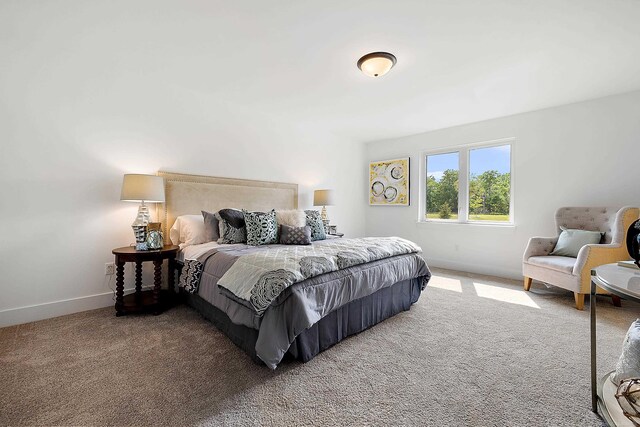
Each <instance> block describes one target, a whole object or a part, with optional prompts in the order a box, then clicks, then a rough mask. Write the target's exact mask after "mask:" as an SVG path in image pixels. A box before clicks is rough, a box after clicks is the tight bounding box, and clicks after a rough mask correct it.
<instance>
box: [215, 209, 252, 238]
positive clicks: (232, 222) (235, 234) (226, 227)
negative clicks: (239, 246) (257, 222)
mask: <svg viewBox="0 0 640 427" xmlns="http://www.w3.org/2000/svg"><path fill="white" fill-rule="evenodd" d="M215 216H216V218H217V219H218V221H219V223H218V227H219V233H220V238H219V239H218V243H220V244H223V243H225V244H226V243H244V242H246V241H247V228H246V226H245V222H244V215H243V214H242V211H239V210H237V209H221V210H219V211H218V212H216V213H215Z"/></svg>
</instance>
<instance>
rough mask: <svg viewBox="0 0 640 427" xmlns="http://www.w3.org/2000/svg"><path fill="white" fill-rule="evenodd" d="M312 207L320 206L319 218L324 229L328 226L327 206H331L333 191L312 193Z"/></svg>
mask: <svg viewBox="0 0 640 427" xmlns="http://www.w3.org/2000/svg"><path fill="white" fill-rule="evenodd" d="M313 206H322V212H321V213H320V216H321V218H322V222H323V223H324V225H325V227H327V226H328V225H329V215H327V206H333V190H316V191H314V192H313Z"/></svg>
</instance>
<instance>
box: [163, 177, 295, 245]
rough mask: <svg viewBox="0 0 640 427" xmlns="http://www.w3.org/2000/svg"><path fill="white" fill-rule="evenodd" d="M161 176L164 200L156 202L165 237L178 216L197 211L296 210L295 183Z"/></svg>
mask: <svg viewBox="0 0 640 427" xmlns="http://www.w3.org/2000/svg"><path fill="white" fill-rule="evenodd" d="M158 176H161V177H163V178H164V188H165V203H158V204H157V207H156V209H157V218H158V219H159V221H160V222H162V232H163V235H164V240H165V242H166V243H169V229H170V228H171V226H172V225H173V223H174V222H175V220H176V218H177V217H178V216H180V215H188V214H195V215H199V214H200V211H202V210H204V211H209V212H216V211H218V210H220V209H224V208H236V209H247V210H263V211H264V210H269V209H297V208H298V184H287V183H282V182H271V181H254V180H250V179H235V178H219V177H213V176H202V175H187V174H181V173H170V172H162V171H160V172H158Z"/></svg>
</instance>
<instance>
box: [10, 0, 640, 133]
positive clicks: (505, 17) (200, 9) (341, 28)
mask: <svg viewBox="0 0 640 427" xmlns="http://www.w3.org/2000/svg"><path fill="white" fill-rule="evenodd" d="M20 3H22V2H11V3H10V4H9V3H5V5H4V6H3V8H4V12H9V11H10V9H11V8H12V7H16V8H18V7H23V6H24V9H23V10H21V13H22V15H21V16H20V22H16V21H15V20H14V21H13V22H12V25H13V26H14V29H15V28H16V27H15V26H20V27H21V28H22V29H24V28H29V25H32V26H33V28H35V27H39V28H40V29H41V31H44V33H45V34H46V37H44V40H43V38H42V35H41V34H40V35H39V36H36V35H34V36H33V38H32V39H30V38H29V36H25V34H28V33H27V32H25V31H21V32H20V33H21V34H22V36H21V37H24V40H23V41H22V42H21V43H22V46H23V48H24V49H28V48H29V46H30V45H32V44H35V43H50V46H51V48H50V49H49V51H50V52H51V58H46V57H44V58H42V61H47V59H51V60H52V62H53V63H57V64H58V66H59V67H64V66H65V63H64V61H65V58H71V57H75V58H82V61H80V62H81V64H82V65H78V62H79V61H74V62H73V64H74V67H73V69H65V72H66V73H74V72H75V73H78V79H79V81H80V80H82V81H83V82H84V83H83V84H86V85H91V84H94V85H95V84H100V85H102V86H103V87H104V89H105V90H109V89H110V88H111V89H113V88H114V87H117V85H118V84H119V82H124V81H126V82H127V85H128V86H127V87H130V85H131V82H136V83H137V84H139V85H140V86H142V85H144V84H153V85H154V86H155V87H154V88H152V89H153V90H157V91H171V92H173V93H174V94H175V93H178V92H179V93H184V94H191V96H194V97H198V99H200V100H203V101H204V105H207V104H208V105H210V108H211V111H212V112H213V111H215V110H216V109H219V108H221V106H223V107H224V108H227V109H230V110H236V109H237V110H238V111H240V110H242V112H243V114H245V115H246V114H255V115H260V116H261V117H268V118H272V119H273V120H274V121H276V120H277V121H278V122H288V123H291V124H293V125H294V126H300V127H303V128H306V129H314V128H315V129H322V130H323V132H332V133H335V134H338V135H341V136H344V137H347V138H350V139H353V140H356V141H370V140H377V139H383V138H390V137H396V136H403V135H408V134H414V133H419V132H423V131H427V130H432V129H438V128H443V127H449V126H454V125H458V124H463V123H469V122H473V121H479V120H484V119H488V118H493V117H499V116H504V115H510V114H515V113H519V112H525V111H531V110H536V109H540V108H545V107H550V106H554V105H561V104H566V103H571V102H576V101H580V100H585V99H591V98H597V97H601V96H605V95H609V94H614V93H621V92H626V91H631V90H636V89H640V54H639V53H640V24H639V22H640V1H638V0H610V1H603V0H532V1H513V0H504V1H498V0H482V1H478V0H458V1H455V0H449V1H435V0H429V1H427V0H422V1H390V0H366V1H317V0H315V1H285V0H269V1H257V0H254V1H205V0H201V1H193V0H192V1H155V0H154V1H151V0H130V1H111V2H51V3H40V4H39V9H37V10H36V9H35V8H34V7H33V4H32V5H31V6H29V7H28V8H27V7H26V5H25V4H24V3H23V4H22V6H20V5H19V4H20ZM28 3H29V2H28ZM5 16H9V15H5ZM43 17H44V18H47V19H43ZM5 24H6V23H5ZM2 31H3V30H1V29H0V36H2ZM5 31H6V32H7V33H5V35H6V34H8V33H10V32H11V30H10V29H6V27H5ZM36 37H37V39H36ZM0 41H1V39H0ZM377 50H384V51H389V52H392V53H394V54H395V55H396V56H397V58H398V64H397V65H396V67H395V68H394V69H393V70H392V71H391V72H390V73H389V74H388V75H386V76H383V77H381V78H378V79H372V78H370V77H367V76H365V75H363V74H362V73H361V72H360V71H359V70H358V69H357V68H356V61H357V60H358V58H359V57H360V56H361V55H363V54H365V53H368V52H371V51H377ZM54 56H55V61H53V58H54ZM48 66H50V67H52V68H55V65H48ZM67 68H71V67H67ZM86 76H94V78H92V79H89V80H87V77H86ZM150 82H152V83H150ZM147 89H148V90H149V88H147ZM86 90H95V88H94V89H91V88H89V86H87V88H86ZM130 93H131V96H132V97H135V96H136V94H135V92H130ZM142 93H144V92H142ZM198 105H199V107H201V105H202V103H201V104H198Z"/></svg>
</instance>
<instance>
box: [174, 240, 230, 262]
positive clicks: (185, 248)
mask: <svg viewBox="0 0 640 427" xmlns="http://www.w3.org/2000/svg"><path fill="white" fill-rule="evenodd" d="M218 246H220V244H219V243H218V242H215V241H214V242H207V243H202V244H199V245H187V244H186V243H180V252H178V257H177V258H178V261H184V260H185V259H196V258H198V257H199V256H200V255H203V254H204V253H206V252H207V251H209V250H211V249H213V248H217V247H218ZM227 246H228V245H227Z"/></svg>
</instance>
